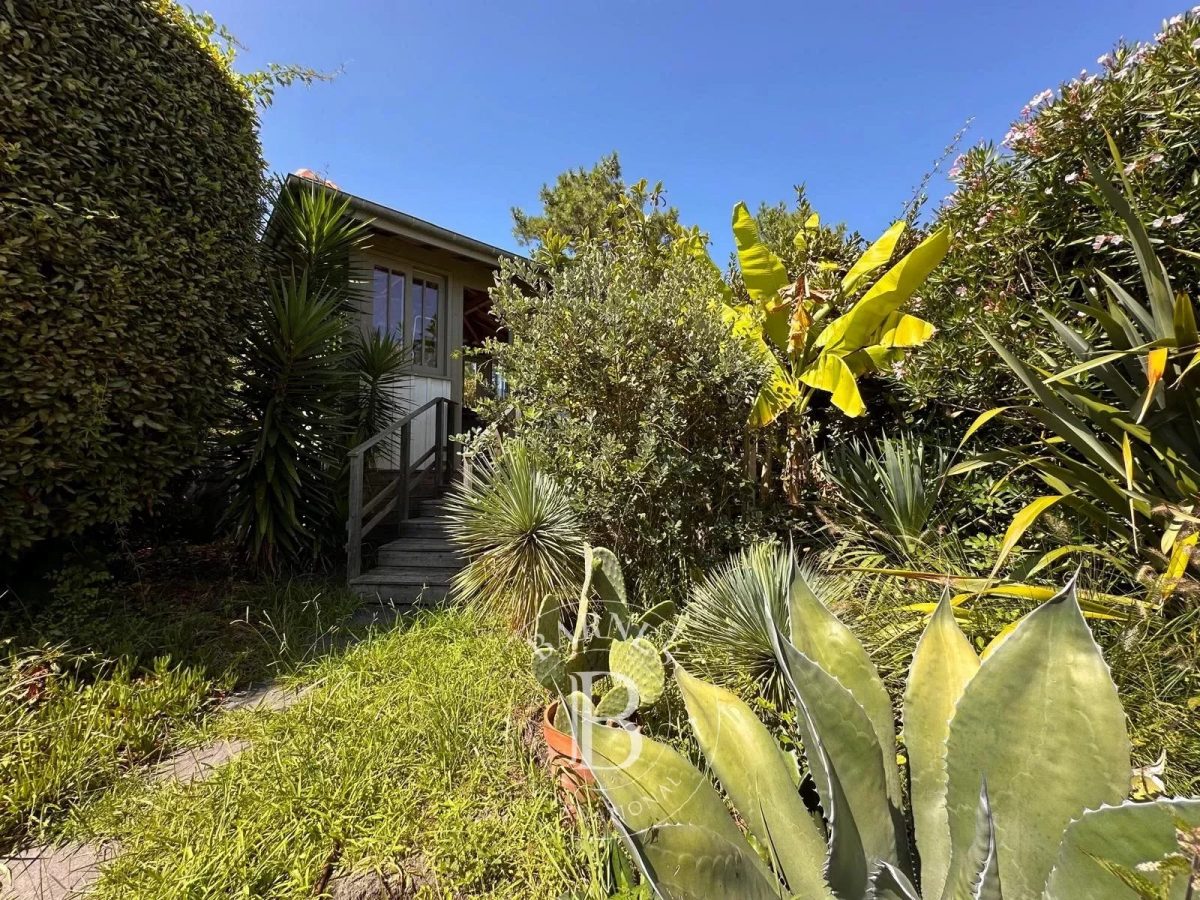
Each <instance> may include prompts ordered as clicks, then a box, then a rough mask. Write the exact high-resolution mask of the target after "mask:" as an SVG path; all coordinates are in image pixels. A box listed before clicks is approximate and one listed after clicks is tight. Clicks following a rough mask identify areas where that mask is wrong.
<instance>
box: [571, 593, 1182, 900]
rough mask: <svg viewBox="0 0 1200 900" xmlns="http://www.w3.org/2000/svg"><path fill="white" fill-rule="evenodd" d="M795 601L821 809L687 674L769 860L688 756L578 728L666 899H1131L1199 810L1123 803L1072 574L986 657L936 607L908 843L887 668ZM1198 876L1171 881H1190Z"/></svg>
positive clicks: (913, 724)
mask: <svg viewBox="0 0 1200 900" xmlns="http://www.w3.org/2000/svg"><path fill="white" fill-rule="evenodd" d="M789 606H790V613H791V617H790V618H791V621H790V626H788V627H787V630H786V631H785V630H784V628H783V626H781V624H780V623H775V631H774V635H775V652H776V657H777V660H778V663H779V665H780V666H781V668H782V669H783V671H784V672H785V673H786V681H787V685H788V688H789V690H790V692H791V695H792V698H793V700H794V705H795V712H796V716H797V722H798V725H799V729H800V732H801V735H802V738H803V745H804V752H805V757H806V760H807V763H808V768H809V771H810V773H811V774H812V777H813V780H814V782H815V784H816V787H817V791H818V793H819V795H820V801H821V813H822V814H821V816H819V817H817V816H814V815H813V814H812V813H810V812H809V811H808V809H807V808H806V807H805V805H804V803H803V802H802V800H801V798H800V796H799V794H798V791H797V788H796V783H795V780H794V771H795V770H794V766H793V765H792V764H790V763H789V761H788V760H787V759H786V757H785V754H784V752H783V751H782V750H781V749H780V747H779V745H778V744H777V743H776V742H775V739H774V738H773V737H772V736H771V734H770V733H769V732H768V731H767V729H766V728H765V727H764V726H763V725H762V724H761V723H760V722H759V721H758V720H757V719H756V718H755V716H754V714H753V713H752V712H751V710H750V708H749V707H748V706H747V705H746V704H745V703H743V702H742V701H741V700H740V699H739V698H738V697H737V696H735V695H734V694H733V693H731V692H729V691H727V690H724V689H723V688H720V687H716V686H714V685H711V684H708V683H706V682H703V681H701V680H699V679H697V678H695V677H693V676H692V675H690V674H689V673H687V672H686V671H684V670H683V668H682V667H679V668H677V669H676V680H677V681H678V683H679V687H680V690H681V691H682V693H683V697H684V700H685V703H686V705H687V709H688V715H689V720H690V723H691V726H692V730H693V731H694V733H695V735H696V738H697V740H698V742H699V745H700V748H701V749H702V751H703V753H704V756H705V759H706V760H707V762H708V764H709V766H710V767H711V770H712V772H713V774H715V776H716V777H717V778H718V779H719V780H720V783H721V786H722V788H723V789H724V792H725V794H726V795H727V796H728V798H729V800H730V801H731V802H732V804H733V805H734V807H735V808H736V809H737V811H738V813H739V816H740V821H741V822H743V823H744V826H745V829H746V831H748V832H749V835H750V836H751V837H752V838H753V839H754V841H756V842H757V845H758V846H760V847H762V848H763V851H764V853H763V856H762V857H760V855H759V854H758V853H756V852H755V851H754V850H753V849H752V847H751V843H750V842H749V841H748V840H747V837H746V836H745V835H744V834H743V832H742V830H741V829H740V828H739V827H738V825H737V824H735V822H734V820H733V819H732V818H731V817H730V816H729V813H728V811H727V808H726V805H725V802H724V800H722V798H721V795H720V794H718V793H717V791H716V790H715V789H714V788H713V786H712V784H711V783H710V782H709V780H708V778H707V777H706V776H705V775H703V774H701V773H700V772H699V771H698V770H697V769H696V768H694V767H693V766H692V765H691V764H690V763H689V762H688V761H687V760H686V759H685V758H684V757H683V756H682V755H680V754H679V753H677V752H676V751H675V750H673V749H672V748H670V747H668V746H666V745H664V744H660V743H657V742H655V741H653V740H650V739H648V738H646V737H644V736H643V735H640V734H636V733H632V732H629V731H626V730H624V729H619V728H610V727H605V726H603V725H601V724H600V723H599V722H596V721H594V720H580V721H579V722H578V723H577V726H576V727H577V731H578V738H579V740H580V741H581V742H582V746H584V747H585V754H586V755H587V757H588V759H589V765H590V766H591V769H592V771H593V773H594V774H595V776H596V780H597V783H598V784H599V785H600V787H601V789H602V791H603V794H604V796H605V797H606V799H607V801H608V802H609V804H610V805H611V807H612V809H613V812H614V813H615V815H616V818H617V821H618V823H619V825H620V827H621V830H622V832H623V834H624V835H625V836H626V838H627V839H628V843H629V846H630V848H631V850H632V852H633V854H634V856H635V858H636V859H637V860H638V862H639V864H640V866H641V868H642V871H643V872H644V873H645V875H646V877H647V879H648V880H649V881H651V882H652V883H653V884H654V885H655V886H656V889H657V890H658V892H659V895H660V896H662V897H664V898H667V900H684V898H695V900H699V898H707V897H739V898H761V900H767V898H779V897H784V896H790V897H796V898H803V900H813V898H829V900H832V898H833V897H835V896H836V897H838V898H849V900H864V898H865V900H884V898H887V900H918V898H919V897H925V898H927V900H928V898H942V900H966V898H989V900H1005V898H1007V900H1039V898H1044V900H1068V898H1070V900H1075V898H1082V897H1087V898H1089V900H1128V898H1129V897H1130V893H1129V889H1128V888H1127V887H1126V886H1125V882H1124V881H1123V880H1122V878H1121V877H1120V876H1119V875H1118V874H1115V873H1117V872H1119V871H1125V870H1129V871H1133V870H1134V869H1135V867H1137V866H1138V865H1139V864H1141V863H1143V862H1145V861H1150V862H1157V861H1159V860H1162V859H1163V858H1165V857H1168V855H1169V854H1172V853H1174V852H1176V851H1177V850H1178V849H1179V847H1178V845H1177V842H1176V827H1177V826H1182V827H1184V828H1195V827H1196V826H1197V825H1200V800H1160V801H1156V802H1151V803H1128V802H1126V803H1123V802H1122V800H1123V798H1124V797H1125V796H1126V795H1127V794H1128V792H1129V789H1130V775H1131V762H1130V744H1129V738H1128V736H1127V734H1126V726H1125V715H1124V712H1123V710H1122V708H1121V703H1120V700H1119V698H1118V696H1117V690H1116V687H1115V686H1114V685H1113V683H1112V679H1111V677H1110V675H1109V670H1108V667H1107V665H1106V664H1105V662H1104V659H1103V657H1102V656H1101V653H1100V650H1099V648H1098V647H1097V645H1096V643H1095V641H1094V640H1093V638H1092V635H1091V632H1090V630H1089V629H1088V627H1087V624H1086V622H1085V620H1084V618H1083V616H1082V614H1081V611H1080V608H1079V605H1078V603H1077V602H1076V599H1075V592H1074V588H1073V586H1072V587H1069V588H1068V589H1067V590H1065V591H1063V592H1061V593H1059V594H1058V595H1056V596H1055V597H1054V598H1052V599H1051V600H1049V601H1048V602H1046V603H1045V604H1043V605H1042V606H1040V607H1039V608H1038V609H1036V610H1035V611H1034V612H1032V613H1031V614H1029V615H1028V616H1027V617H1026V618H1025V619H1024V620H1023V621H1022V622H1021V624H1020V625H1019V626H1018V627H1017V628H1016V629H1015V630H1014V631H1012V632H1011V633H1009V634H1008V635H1007V636H1006V637H1005V638H1004V639H1003V640H1001V641H998V642H997V643H996V644H994V645H993V646H992V647H991V648H990V651H989V652H987V653H985V654H984V658H983V659H982V660H980V659H979V658H978V657H977V656H976V654H975V651H974V649H973V648H972V647H971V644H970V642H969V641H968V640H967V639H966V637H965V636H964V635H963V633H962V632H961V631H960V630H959V627H958V624H957V622H956V621H955V617H954V614H953V608H952V606H951V604H950V601H949V599H948V598H944V599H943V600H942V602H941V603H940V604H939V606H938V608H937V610H936V612H935V613H934V615H933V617H932V618H931V619H930V621H929V624H928V626H927V627H926V629H925V633H924V635H923V636H922V638H921V640H920V642H919V644H918V646H917V650H916V653H915V655H914V658H913V662H912V666H911V669H910V672H909V678H908V683H907V686H906V689H905V694H904V741H905V756H906V758H907V765H908V774H909V781H910V786H911V787H910V791H909V793H908V796H909V804H908V806H909V812H910V813H911V820H912V830H913V832H914V833H915V835H916V841H917V847H916V848H913V847H911V846H910V845H909V833H910V830H909V827H908V826H909V823H908V821H907V819H906V817H905V815H904V813H903V806H904V804H903V796H902V790H901V777H900V769H899V766H898V763H897V754H896V750H897V745H896V731H895V724H894V720H893V714H892V706H891V702H890V698H889V696H888V694H887V691H886V690H885V689H884V686H883V683H882V682H881V680H880V678H879V675H878V674H877V673H876V671H875V669H874V667H873V666H872V665H871V663H870V661H869V659H868V657H867V654H866V651H865V650H864V649H863V647H862V645H861V644H860V643H859V642H858V640H857V639H856V638H855V637H854V636H853V634H852V633H851V632H850V631H849V629H847V628H846V627H845V626H844V625H842V624H841V623H840V622H839V621H838V619H837V618H836V616H834V615H833V614H832V613H831V612H830V611H829V610H828V608H826V607H825V606H824V605H823V604H822V603H821V602H820V601H819V600H817V599H816V598H815V597H814V596H813V595H812V594H811V593H810V592H806V591H797V592H793V593H792V595H791V597H790V598H789ZM917 850H919V856H918V853H917V852H916V851H917ZM764 859H765V860H766V861H764ZM1170 875H1171V870H1170V867H1163V869H1162V871H1161V873H1159V874H1155V875H1147V876H1146V877H1147V878H1154V879H1159V883H1160V884H1161V882H1162V881H1163V880H1165V879H1166V878H1168V877H1170ZM1187 880H1188V875H1187V874H1186V873H1185V874H1184V876H1183V878H1182V879H1181V880H1180V879H1177V880H1176V882H1175V883H1174V885H1173V886H1168V887H1166V888H1164V889H1163V891H1164V892H1163V893H1162V896H1164V897H1168V896H1169V897H1172V898H1174V897H1182V896H1184V891H1186V890H1187ZM918 885H919V889H918Z"/></svg>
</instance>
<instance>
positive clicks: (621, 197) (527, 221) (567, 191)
mask: <svg viewBox="0 0 1200 900" xmlns="http://www.w3.org/2000/svg"><path fill="white" fill-rule="evenodd" d="M662 193H663V186H662V182H659V183H658V184H656V185H654V186H653V187H650V185H649V182H647V181H645V180H642V181H638V182H636V183H634V184H632V185H626V184H625V182H624V180H623V179H622V178H621V163H620V160H618V159H617V154H616V153H610V154H608V155H607V156H603V157H601V158H600V160H599V162H597V163H596V165H594V166H593V167H592V168H591V169H585V168H583V167H580V168H578V169H571V170H569V171H567V172H563V173H562V174H561V175H559V176H558V179H557V180H556V181H555V183H554V186H553V187H551V186H550V185H548V184H544V185H542V188H541V190H540V191H539V192H538V199H539V200H540V201H541V204H542V212H541V213H540V214H533V215H531V214H529V213H527V212H525V211H524V210H522V209H520V208H519V207H513V210H512V217H513V223H514V224H513V234H514V235H515V236H516V238H517V241H518V242H519V243H520V244H521V245H522V246H530V245H536V248H537V249H536V254H535V255H536V256H537V257H538V259H539V261H542V262H546V263H548V264H551V265H553V264H558V263H561V262H563V261H565V260H567V259H569V258H570V257H571V256H573V255H574V254H575V253H577V252H578V250H579V248H580V246H582V245H583V244H586V243H589V242H590V241H593V240H597V239H599V238H601V237H602V236H603V235H605V234H608V233H610V232H612V231H616V230H620V229H621V227H622V226H623V225H624V224H625V223H626V222H627V221H628V220H629V219H631V218H632V219H644V221H645V224H646V226H647V227H646V229H645V232H644V233H645V235H646V239H647V241H649V242H650V243H656V242H661V241H662V240H663V239H664V238H666V237H668V236H669V235H670V234H671V233H672V232H673V230H674V229H675V227H676V224H677V222H678V219H679V214H678V212H677V211H676V210H675V209H674V208H667V207H666V204H665V202H664V201H663V199H662Z"/></svg>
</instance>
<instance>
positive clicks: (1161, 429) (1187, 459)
mask: <svg viewBox="0 0 1200 900" xmlns="http://www.w3.org/2000/svg"><path fill="white" fill-rule="evenodd" d="M1114 153H1115V148H1114ZM1117 163H1118V168H1119V167H1120V158H1119V157H1117ZM1088 168H1089V171H1090V172H1091V175H1092V179H1093V180H1094V182H1095V185H1096V188H1097V189H1098V191H1099V194H1100V195H1101V197H1102V198H1103V200H1104V201H1105V202H1107V204H1108V205H1109V207H1111V209H1112V210H1113V211H1114V212H1115V213H1116V214H1117V215H1118V216H1119V218H1120V219H1121V220H1122V222H1123V223H1124V226H1125V229H1126V231H1127V233H1128V235H1129V238H1130V243H1131V245H1132V247H1133V250H1134V252H1135V254H1136V255H1137V259H1138V263H1139V265H1140V268H1141V277H1142V290H1143V295H1144V298H1145V299H1144V301H1143V300H1139V299H1137V298H1135V297H1134V296H1133V294H1132V293H1130V292H1129V291H1128V290H1126V288H1125V287H1124V286H1122V285H1120V284H1118V283H1117V282H1116V281H1114V280H1113V279H1112V278H1110V277H1109V276H1108V275H1106V274H1105V273H1104V272H1099V273H1098V275H1099V278H1100V280H1101V282H1102V283H1103V287H1104V291H1105V293H1106V294H1107V301H1106V302H1102V301H1101V299H1100V295H1099V294H1098V293H1097V294H1096V295H1095V296H1094V297H1093V299H1092V301H1091V302H1088V303H1080V304H1071V308H1072V309H1073V310H1074V311H1075V312H1076V313H1077V314H1078V316H1079V318H1080V319H1081V320H1082V321H1083V326H1082V327H1072V326H1071V325H1069V324H1067V322H1065V321H1063V320H1062V319H1060V318H1059V317H1057V316H1055V315H1053V314H1051V313H1050V312H1048V311H1043V315H1044V316H1045V318H1046V320H1047V321H1048V322H1049V323H1050V325H1051V327H1052V328H1053V329H1054V332H1055V333H1056V334H1057V335H1058V337H1059V339H1060V340H1061V341H1062V343H1063V344H1064V346H1065V347H1066V348H1067V349H1068V350H1069V351H1070V352H1071V353H1072V354H1074V356H1075V357H1076V358H1077V359H1079V363H1078V364H1077V365H1073V366H1070V367H1069V368H1066V369H1062V370H1060V371H1053V370H1051V369H1048V368H1043V367H1040V366H1037V365H1034V364H1032V363H1030V362H1027V361H1023V360H1020V359H1017V358H1016V357H1015V356H1014V355H1013V354H1012V353H1010V352H1009V351H1008V350H1007V349H1006V348H1005V347H1004V346H1003V345H1002V344H1000V342H999V341H997V340H995V339H994V338H992V337H990V336H988V341H989V342H990V343H991V345H992V346H993V347H994V348H995V350H996V352H997V353H998V354H999V355H1000V357H1001V359H1003V360H1004V362H1005V364H1007V365H1008V367H1009V368H1011V369H1012V370H1013V372H1015V373H1016V374H1017V376H1018V377H1019V378H1020V379H1021V381H1022V382H1024V384H1025V386H1026V387H1027V388H1028V389H1029V391H1030V393H1031V394H1032V396H1033V402H1031V403H1029V404H1027V405H1018V406H1011V407H1001V408H998V409H990V410H988V411H986V412H984V413H983V414H982V415H980V416H979V417H978V418H977V419H976V420H975V422H974V423H973V424H972V425H971V426H970V428H969V429H968V430H967V432H966V435H965V437H964V442H965V441H966V440H967V439H969V438H970V437H971V436H972V435H973V434H975V433H976V431H978V430H979V429H980V428H981V427H983V426H984V425H985V424H986V423H988V422H989V421H991V420H993V419H997V418H1003V419H1005V420H1008V421H1011V422H1016V423H1018V424H1024V425H1027V426H1032V427H1034V428H1036V429H1037V437H1036V439H1035V440H1033V441H1032V442H1031V443H1030V444H1028V445H1026V446H1022V447H1015V448H1003V449H998V450H993V451H989V452H986V453H982V454H980V455H978V456H977V457H975V458H974V459H972V460H968V461H966V462H964V463H961V464H960V465H958V466H955V467H954V469H953V470H952V472H954V473H960V472H965V471H969V470H971V469H973V468H977V467H979V466H982V465H989V464H992V463H996V462H1000V463H1005V464H1008V465H1009V466H1011V467H1021V468H1027V469H1029V470H1031V471H1033V472H1035V473H1036V474H1037V476H1038V477H1039V478H1040V479H1041V480H1042V482H1044V483H1045V484H1046V485H1047V486H1048V487H1049V488H1050V493H1048V494H1046V495H1045V496H1042V497H1038V498H1036V499H1035V500H1033V501H1032V502H1031V503H1030V504H1029V505H1028V506H1027V507H1026V508H1025V509H1023V510H1022V511H1021V512H1020V513H1018V515H1017V516H1016V518H1015V519H1014V528H1016V529H1017V530H1016V531H1015V532H1014V531H1012V530H1010V533H1012V534H1015V535H1016V536H1017V537H1019V534H1020V532H1021V531H1024V530H1025V529H1026V528H1028V527H1029V526H1030V525H1031V524H1032V523H1033V521H1034V520H1036V519H1037V518H1038V517H1039V516H1040V515H1041V514H1043V513H1044V512H1045V511H1046V510H1048V509H1050V508H1051V507H1053V506H1055V505H1056V504H1059V503H1062V504H1064V505H1068V506H1070V507H1073V508H1074V509H1075V510H1077V511H1078V512H1079V513H1081V514H1082V515H1083V516H1086V517H1087V519H1088V520H1090V521H1092V522H1094V523H1096V524H1097V525H1099V526H1100V527H1101V528H1102V529H1104V530H1105V531H1107V532H1110V533H1112V534H1115V535H1118V536H1120V537H1121V538H1123V539H1124V540H1126V541H1128V542H1129V543H1130V545H1132V546H1133V547H1134V548H1135V550H1140V551H1142V553H1143V554H1144V555H1146V556H1149V557H1150V558H1151V559H1152V560H1153V562H1154V563H1155V565H1156V566H1157V567H1158V568H1159V569H1160V570H1161V569H1163V568H1170V567H1172V566H1173V565H1178V566H1179V568H1180V573H1181V574H1183V573H1184V571H1185V570H1186V568H1187V555H1182V556H1181V555H1180V554H1185V553H1190V550H1189V549H1188V548H1189V547H1190V546H1191V545H1192V544H1194V542H1195V533H1196V530H1197V526H1198V525H1200V518H1198V517H1197V515H1196V513H1197V503H1198V500H1197V498H1198V496H1200V391H1198V390H1197V387H1200V346H1198V338H1197V328H1196V309H1195V304H1194V303H1193V302H1192V300H1191V299H1189V298H1188V296H1187V295H1186V294H1183V293H1179V294H1175V293H1173V291H1172V288H1171V282H1170V278H1169V277H1168V275H1167V271H1166V268H1165V267H1164V266H1163V264H1162V262H1161V261H1160V260H1159V259H1158V257H1157V255H1156V254H1155V251H1154V246H1153V243H1152V241H1151V239H1150V236H1149V234H1148V233H1147V231H1146V229H1145V227H1144V226H1143V225H1142V223H1141V221H1140V220H1139V218H1138V216H1137V214H1136V213H1135V212H1134V210H1133V208H1132V206H1131V205H1130V203H1129V201H1128V200H1127V199H1126V197H1125V196H1124V195H1123V194H1122V192H1121V191H1119V190H1118V189H1117V188H1116V187H1115V186H1114V185H1113V183H1112V182H1111V181H1110V180H1109V179H1108V178H1107V176H1106V175H1105V173H1104V171H1103V169H1102V168H1101V166H1100V165H1098V164H1097V163H1095V162H1089V165H1088ZM1145 528H1151V529H1153V531H1154V532H1155V540H1154V541H1152V542H1151V545H1150V546H1149V547H1147V546H1145V545H1144V542H1140V541H1139V532H1140V531H1142V530H1143V529H1145ZM1184 541H1186V544H1185V543H1182V542H1184ZM1006 543H1007V542H1006Z"/></svg>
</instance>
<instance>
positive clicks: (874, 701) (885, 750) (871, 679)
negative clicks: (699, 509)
mask: <svg viewBox="0 0 1200 900" xmlns="http://www.w3.org/2000/svg"><path fill="white" fill-rule="evenodd" d="M788 605H789V612H790V621H791V635H790V636H791V641H792V646H794V647H795V648H796V649H797V650H799V651H800V652H801V653H803V654H804V655H805V656H807V657H808V658H809V659H811V660H812V661H813V662H815V663H816V664H817V665H818V666H820V667H821V668H822V669H824V670H825V671H826V672H828V673H829V674H830V675H832V676H833V677H834V678H835V679H837V681H838V683H839V684H841V686H842V687H844V688H845V689H846V690H847V691H849V692H850V696H852V697H853V698H854V700H855V702H856V703H857V704H858V705H859V706H860V707H862V709H863V711H864V712H865V713H866V715H867V718H868V719H869V720H870V722H871V728H872V730H873V731H874V733H875V740H876V743H877V744H878V745H879V750H880V753H881V756H882V759H883V762H884V773H885V775H886V776H887V785H888V799H889V800H890V801H891V802H892V804H893V805H894V806H895V807H897V808H899V806H900V803H901V790H900V772H899V770H898V769H897V767H896V725H895V717H894V714H893V712H892V700H891V697H890V696H889V695H888V692H887V688H886V687H884V685H883V680H882V679H881V678H880V677H879V672H878V671H876V669H875V664H874V663H873V662H871V657H870V655H869V654H868V653H867V651H866V648H864V647H863V645H862V642H860V641H859V639H858V638H857V637H856V636H855V634H854V632H853V631H851V630H850V629H849V628H847V627H846V625H845V624H844V623H843V622H842V621H841V620H840V619H839V618H838V617H837V616H835V615H834V614H833V613H832V612H831V611H830V609H829V607H827V606H826V605H825V604H824V603H823V602H821V598H820V597H818V596H817V594H816V592H815V591H814V590H813V589H812V588H811V587H810V586H809V584H808V581H807V580H806V579H805V574H804V572H802V571H797V572H796V575H795V577H794V578H793V579H792V588H791V591H790V593H789V597H788Z"/></svg>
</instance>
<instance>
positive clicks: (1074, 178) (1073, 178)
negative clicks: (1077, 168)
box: [1063, 172, 1079, 184]
mask: <svg viewBox="0 0 1200 900" xmlns="http://www.w3.org/2000/svg"><path fill="white" fill-rule="evenodd" d="M1078 180H1079V173H1078V172H1072V173H1071V174H1070V175H1068V176H1067V177H1066V178H1064V179H1063V181H1065V182H1066V183H1067V184H1074V183H1075V182H1077V181H1078Z"/></svg>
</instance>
